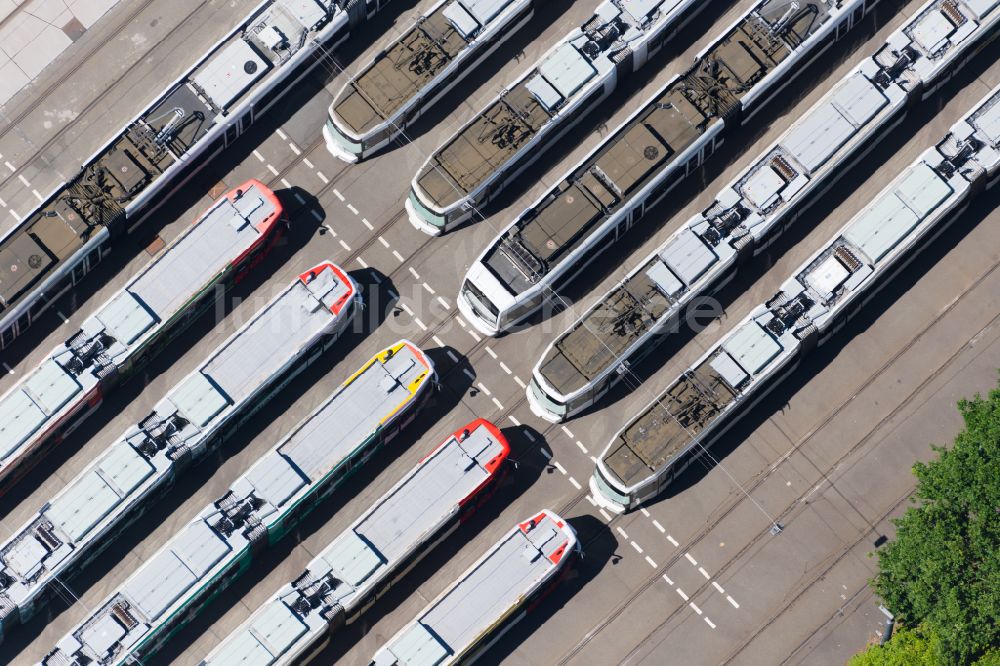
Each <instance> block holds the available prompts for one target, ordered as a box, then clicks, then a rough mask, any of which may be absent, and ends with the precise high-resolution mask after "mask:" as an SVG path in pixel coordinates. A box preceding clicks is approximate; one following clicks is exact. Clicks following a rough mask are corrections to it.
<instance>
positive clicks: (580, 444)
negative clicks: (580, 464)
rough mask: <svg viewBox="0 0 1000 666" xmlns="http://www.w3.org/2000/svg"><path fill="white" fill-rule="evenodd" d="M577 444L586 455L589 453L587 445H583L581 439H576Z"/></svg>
mask: <svg viewBox="0 0 1000 666" xmlns="http://www.w3.org/2000/svg"><path fill="white" fill-rule="evenodd" d="M576 445H577V447H579V449H580V450H581V451H583V454H584V455H587V447H586V446H584V445H583V442H581V441H580V440H576Z"/></svg>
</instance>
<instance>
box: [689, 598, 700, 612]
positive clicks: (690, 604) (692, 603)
mask: <svg viewBox="0 0 1000 666" xmlns="http://www.w3.org/2000/svg"><path fill="white" fill-rule="evenodd" d="M688 606H690V607H691V610H693V611H694V612H695V613H697V614H698V615H701V609H700V608H698V607H697V606H695V605H694V602H693V601H692V602H691V603H689V604H688Z"/></svg>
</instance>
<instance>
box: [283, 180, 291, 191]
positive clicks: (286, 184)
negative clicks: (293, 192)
mask: <svg viewBox="0 0 1000 666" xmlns="http://www.w3.org/2000/svg"><path fill="white" fill-rule="evenodd" d="M281 184H282V185H284V186H285V187H287V188H288V189H292V184H291V183H289V182H288V179H287V178H282V179H281Z"/></svg>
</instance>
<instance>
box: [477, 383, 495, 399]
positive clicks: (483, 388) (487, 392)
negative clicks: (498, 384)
mask: <svg viewBox="0 0 1000 666" xmlns="http://www.w3.org/2000/svg"><path fill="white" fill-rule="evenodd" d="M476 386H478V387H479V390H480V391H482V392H483V393H485V394H486V395H487V396H491V395H493V391H491V390H489V389H488V388H486V386H484V385H483V383H482V382H479V383H478V384H476Z"/></svg>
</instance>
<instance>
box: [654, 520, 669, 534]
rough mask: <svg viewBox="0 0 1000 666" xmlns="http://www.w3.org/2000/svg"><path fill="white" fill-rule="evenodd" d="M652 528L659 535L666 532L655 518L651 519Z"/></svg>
mask: <svg viewBox="0 0 1000 666" xmlns="http://www.w3.org/2000/svg"><path fill="white" fill-rule="evenodd" d="M653 527H655V528H656V529H658V530H660V534H663V533H664V532H666V531H667V530H666V529H664V527H663V525H661V524H660V521H658V520H656V519H655V518H654V519H653Z"/></svg>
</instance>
